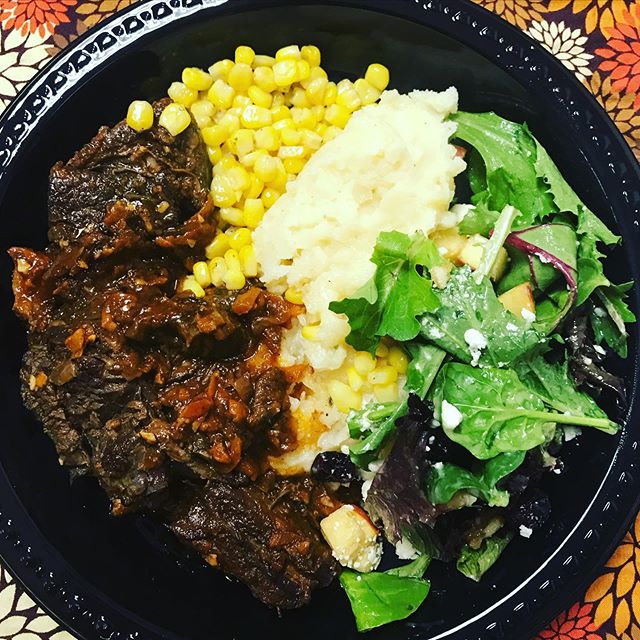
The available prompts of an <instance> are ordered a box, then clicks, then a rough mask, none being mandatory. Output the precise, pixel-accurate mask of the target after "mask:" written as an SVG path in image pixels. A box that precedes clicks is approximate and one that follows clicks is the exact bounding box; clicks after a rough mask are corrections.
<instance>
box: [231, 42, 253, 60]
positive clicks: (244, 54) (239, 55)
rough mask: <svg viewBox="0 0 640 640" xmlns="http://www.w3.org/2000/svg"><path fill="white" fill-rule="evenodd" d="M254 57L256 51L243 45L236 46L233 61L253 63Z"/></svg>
mask: <svg viewBox="0 0 640 640" xmlns="http://www.w3.org/2000/svg"><path fill="white" fill-rule="evenodd" d="M255 57H256V52H255V51H254V50H253V49H252V48H251V47H247V46H244V45H241V46H239V47H236V52H235V61H236V63H242V64H253V61H254V59H255Z"/></svg>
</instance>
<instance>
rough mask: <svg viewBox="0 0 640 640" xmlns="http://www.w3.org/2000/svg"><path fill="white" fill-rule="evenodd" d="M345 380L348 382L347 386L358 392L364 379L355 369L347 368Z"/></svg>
mask: <svg viewBox="0 0 640 640" xmlns="http://www.w3.org/2000/svg"><path fill="white" fill-rule="evenodd" d="M347 380H348V381H349V386H350V387H351V388H352V389H353V390H354V391H360V389H362V385H363V384H364V378H363V377H362V376H361V375H360V374H359V373H358V372H357V371H356V368H355V367H349V369H348V370H347Z"/></svg>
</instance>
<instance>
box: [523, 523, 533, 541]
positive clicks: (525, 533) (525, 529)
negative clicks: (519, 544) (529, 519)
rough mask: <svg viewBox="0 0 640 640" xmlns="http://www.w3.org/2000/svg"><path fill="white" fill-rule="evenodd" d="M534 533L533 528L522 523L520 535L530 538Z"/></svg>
mask: <svg viewBox="0 0 640 640" xmlns="http://www.w3.org/2000/svg"><path fill="white" fill-rule="evenodd" d="M532 533H533V529H529V527H526V526H525V525H523V524H521V525H520V535H521V536H522V537H523V538H530V537H531V534H532Z"/></svg>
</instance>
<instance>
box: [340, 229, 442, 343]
mask: <svg viewBox="0 0 640 640" xmlns="http://www.w3.org/2000/svg"><path fill="white" fill-rule="evenodd" d="M371 262H373V263H374V264H375V265H376V267H377V268H376V272H375V274H374V276H373V278H372V279H371V280H370V281H369V282H368V283H366V284H365V285H364V286H363V287H362V288H361V289H360V290H359V291H357V292H356V293H355V294H354V295H353V297H351V298H346V299H344V300H341V301H339V302H338V301H336V302H332V303H331V304H330V305H329V308H330V309H331V311H333V312H335V313H344V314H346V316H347V317H348V318H349V325H350V327H351V332H350V333H349V335H348V336H347V339H346V341H347V343H348V344H350V345H351V346H352V347H354V348H356V349H358V350H359V351H369V352H371V353H374V352H375V349H376V347H377V346H378V343H379V342H380V338H381V337H382V336H390V337H392V338H394V339H396V340H399V341H401V342H404V341H406V340H411V339H413V338H415V337H416V335H417V334H418V331H419V329H420V325H419V324H418V321H417V319H416V317H417V316H420V315H421V314H423V313H425V312H426V311H433V310H435V308H436V307H437V304H438V301H437V298H436V297H435V294H434V293H433V291H432V289H431V280H429V278H427V277H425V276H424V275H421V274H420V273H418V271H417V267H418V266H420V267H427V268H428V269H431V268H432V267H434V266H438V265H441V264H444V259H443V258H442V256H441V255H440V253H439V252H438V249H437V247H436V246H435V244H434V243H433V242H431V240H428V239H427V238H426V237H425V236H424V234H423V233H421V232H419V233H415V234H414V235H412V236H408V235H406V234H404V233H400V232H398V231H384V232H382V233H381V234H380V235H379V236H378V240H377V242H376V246H375V249H374V251H373V256H372V257H371Z"/></svg>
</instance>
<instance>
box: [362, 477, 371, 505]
mask: <svg viewBox="0 0 640 640" xmlns="http://www.w3.org/2000/svg"><path fill="white" fill-rule="evenodd" d="M372 482H373V480H365V481H364V482H363V483H362V488H361V492H362V500H363V501H364V500H366V499H367V496H368V495H369V489H371V483H372Z"/></svg>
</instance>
